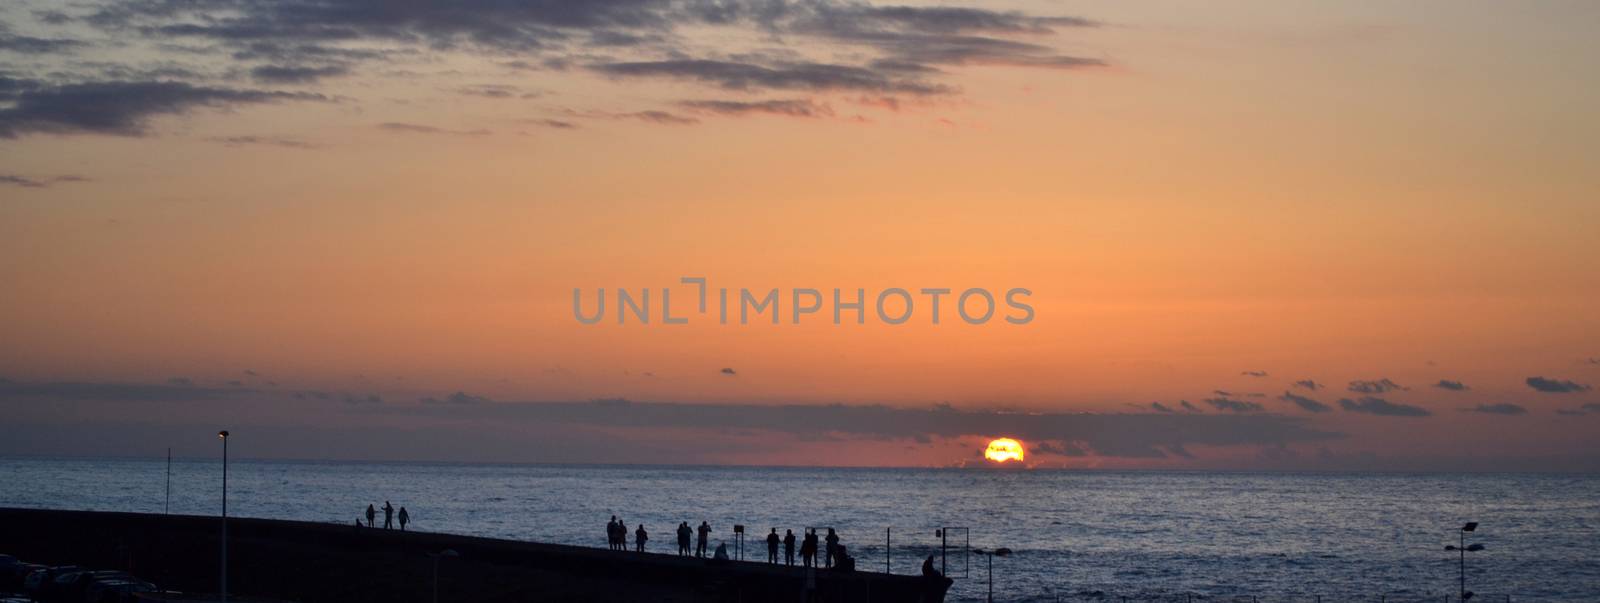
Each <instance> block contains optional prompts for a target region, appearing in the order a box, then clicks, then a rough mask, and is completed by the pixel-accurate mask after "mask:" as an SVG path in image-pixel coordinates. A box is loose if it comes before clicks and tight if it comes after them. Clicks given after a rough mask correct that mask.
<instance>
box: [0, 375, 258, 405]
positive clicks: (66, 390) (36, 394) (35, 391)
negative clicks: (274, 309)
mask: <svg viewBox="0 0 1600 603" xmlns="http://www.w3.org/2000/svg"><path fill="white" fill-rule="evenodd" d="M176 379H182V381H175V380H176ZM193 385H194V384H193V382H191V381H189V380H188V379H185V378H182V377H175V378H174V379H170V380H168V382H167V383H166V384H162V385H152V384H142V383H96V382H83V381H65V382H52V383H17V382H9V383H0V400H13V399H19V398H51V399H61V400H107V401H123V402H188V401H196V400H209V399H217V398H224V397H229V396H236V395H239V394H243V393H248V392H249V391H250V390H245V389H217V388H205V387H194V386H193Z"/></svg>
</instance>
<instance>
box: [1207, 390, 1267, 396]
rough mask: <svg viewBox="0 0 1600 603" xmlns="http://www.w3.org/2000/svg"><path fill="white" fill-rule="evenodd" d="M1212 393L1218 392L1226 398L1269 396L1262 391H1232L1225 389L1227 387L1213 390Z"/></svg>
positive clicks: (1217, 393)
mask: <svg viewBox="0 0 1600 603" xmlns="http://www.w3.org/2000/svg"><path fill="white" fill-rule="evenodd" d="M1211 393H1213V394H1216V395H1218V396H1222V397H1224V398H1236V397H1246V398H1265V397H1267V395H1266V394H1263V393H1260V392H1230V391H1228V390H1225V389H1214V390H1211Z"/></svg>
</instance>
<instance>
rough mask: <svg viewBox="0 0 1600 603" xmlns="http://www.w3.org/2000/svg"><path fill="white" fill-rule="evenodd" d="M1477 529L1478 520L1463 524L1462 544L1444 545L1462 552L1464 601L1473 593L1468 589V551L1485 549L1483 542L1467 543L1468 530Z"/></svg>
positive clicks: (1448, 548) (1462, 592)
mask: <svg viewBox="0 0 1600 603" xmlns="http://www.w3.org/2000/svg"><path fill="white" fill-rule="evenodd" d="M1477 530H1478V522H1476V521H1469V522H1467V525H1464V526H1461V531H1460V532H1459V534H1460V537H1461V539H1460V543H1461V544H1460V546H1457V545H1453V544H1447V545H1445V547H1444V550H1446V551H1460V553H1461V565H1460V576H1461V600H1462V601H1466V600H1467V599H1471V598H1472V593H1470V592H1468V591H1467V553H1468V552H1473V553H1476V552H1478V551H1481V550H1483V545H1481V544H1478V543H1472V544H1470V545H1469V544H1467V532H1476V531H1477Z"/></svg>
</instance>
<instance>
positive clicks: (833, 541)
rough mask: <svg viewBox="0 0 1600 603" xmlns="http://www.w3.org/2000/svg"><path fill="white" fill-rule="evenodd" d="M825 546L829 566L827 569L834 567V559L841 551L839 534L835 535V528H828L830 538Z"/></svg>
mask: <svg viewBox="0 0 1600 603" xmlns="http://www.w3.org/2000/svg"><path fill="white" fill-rule="evenodd" d="M825 544H826V545H827V549H826V551H825V552H826V553H827V554H828V560H827V561H828V565H827V566H826V567H833V560H834V559H833V558H834V557H835V556H837V555H836V553H837V552H838V550H839V534H837V533H835V532H834V531H833V528H828V538H827V539H826V540H825Z"/></svg>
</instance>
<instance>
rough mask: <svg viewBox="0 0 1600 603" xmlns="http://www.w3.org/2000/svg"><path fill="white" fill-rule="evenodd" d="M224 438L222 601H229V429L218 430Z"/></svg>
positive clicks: (220, 438) (222, 438)
mask: <svg viewBox="0 0 1600 603" xmlns="http://www.w3.org/2000/svg"><path fill="white" fill-rule="evenodd" d="M217 439H219V440H222V589H221V590H222V603H228V430H226V429H224V430H222V431H219V432H217Z"/></svg>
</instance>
